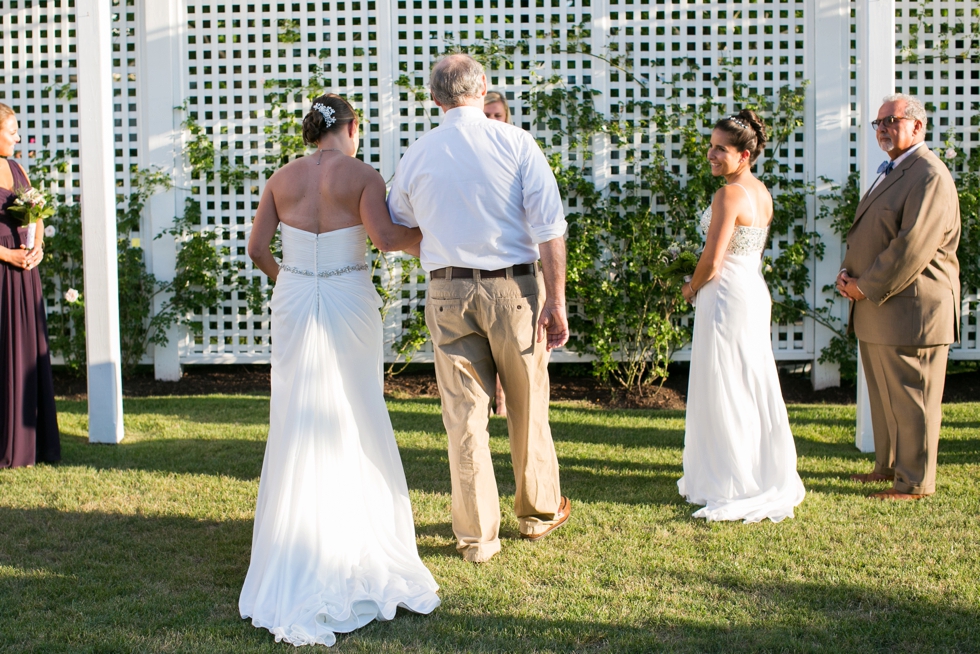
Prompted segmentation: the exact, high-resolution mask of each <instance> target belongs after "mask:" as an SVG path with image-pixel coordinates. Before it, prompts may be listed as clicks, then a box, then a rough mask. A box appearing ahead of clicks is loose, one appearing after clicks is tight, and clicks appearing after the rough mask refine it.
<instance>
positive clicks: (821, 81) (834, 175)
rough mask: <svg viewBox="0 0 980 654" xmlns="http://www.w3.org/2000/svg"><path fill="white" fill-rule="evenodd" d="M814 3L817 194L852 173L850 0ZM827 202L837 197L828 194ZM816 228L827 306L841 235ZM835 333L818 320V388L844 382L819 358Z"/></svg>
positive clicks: (810, 101)
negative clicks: (827, 290) (827, 289)
mask: <svg viewBox="0 0 980 654" xmlns="http://www.w3.org/2000/svg"><path fill="white" fill-rule="evenodd" d="M815 5H816V6H815V8H814V10H813V11H811V12H809V14H808V15H809V20H808V22H807V25H806V26H805V28H806V30H807V32H806V35H805V36H806V38H807V39H808V41H807V55H808V56H807V58H806V60H807V62H808V70H807V71H806V75H807V78H808V79H811V80H812V81H813V85H812V86H811V87H810V92H809V93H808V94H807V103H806V107H805V115H806V119H805V121H804V124H805V125H806V126H807V127H806V134H805V136H804V138H805V139H806V141H805V142H806V151H807V152H809V153H810V157H811V160H810V162H809V163H810V170H811V171H812V173H811V175H812V180H813V183H814V184H815V185H816V190H817V195H818V196H820V195H828V196H829V194H830V186H831V183H830V182H825V181H822V179H821V178H824V179H829V180H833V182H836V183H838V184H843V183H844V181H845V180H846V179H847V175H848V173H849V172H850V171H849V166H848V160H849V153H848V149H849V147H850V143H849V142H848V140H847V139H848V130H849V126H850V98H849V90H850V89H849V87H850V79H849V78H850V75H849V73H850V66H849V63H848V57H849V56H850V43H849V39H850V29H849V26H850V9H851V3H850V2H849V0H816V3H815ZM825 201H828V202H834V199H833V198H830V197H828V198H827V199H826V200H825ZM819 202H820V201H819V200H814V201H813V206H812V209H813V211H812V212H811V215H812V216H816V215H817V209H818V208H819V206H818V203H819ZM814 227H815V230H816V231H817V232H818V233H820V234H823V235H824V236H825V237H826V238H824V247H825V248H826V249H825V251H824V257H823V260H822V261H814V267H813V284H812V288H813V297H812V298H811V300H810V302H811V304H812V306H813V307H814V308H815V309H816V308H821V307H824V306H826V300H827V299H828V298H831V297H833V296H831V295H830V294H828V293H825V292H824V291H823V290H822V289H823V287H824V286H825V285H827V284H832V283H833V281H834V279H835V278H836V277H837V273H838V272H839V271H840V263H841V261H842V260H843V258H844V252H843V247H842V244H841V239H840V238H838V237H837V235H835V234H834V232H833V230H832V229H831V227H830V220H824V221H819V222H817V223H816V224H815V226H814ZM834 296H836V297H838V299H836V300H835V302H834V306H833V309H832V310H833V312H834V315H835V316H838V317H843V316H845V315H846V313H845V311H846V307H845V302H843V301H842V300H841V299H839V296H837V294H836V293H835V294H834ZM833 337H834V333H833V332H832V331H831V330H830V329H828V328H827V327H824V326H823V325H820V324H815V325H814V338H813V341H814V343H813V345H814V358H813V366H812V368H811V381H812V382H813V388H814V389H815V390H821V389H824V388H829V387H831V386H840V368H839V366H838V365H837V364H827V363H819V362H818V361H817V358H818V357H819V356H820V352H821V351H822V350H823V348H825V347H827V346H828V345H830V341H831V339H832V338H833Z"/></svg>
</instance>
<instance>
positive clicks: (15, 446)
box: [0, 103, 61, 468]
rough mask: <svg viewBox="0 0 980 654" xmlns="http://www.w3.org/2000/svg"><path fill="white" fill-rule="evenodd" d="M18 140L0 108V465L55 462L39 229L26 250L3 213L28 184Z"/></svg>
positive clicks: (12, 219)
mask: <svg viewBox="0 0 980 654" xmlns="http://www.w3.org/2000/svg"><path fill="white" fill-rule="evenodd" d="M19 142H20V135H19V134H18V133H17V116H15V115H14V112H13V110H12V109H11V108H10V107H8V106H7V105H5V104H2V103H0V157H3V158H2V159H0V262H2V264H3V265H0V369H2V371H3V372H2V375H3V376H2V378H0V468H19V467H23V466H31V465H34V464H35V463H37V462H46V463H51V462H54V461H58V460H59V459H61V444H60V440H59V436H58V416H57V414H56V413H55V406H54V381H53V379H52V377H51V355H50V352H49V350H48V325H47V320H46V318H45V313H44V297H43V295H42V293H41V276H40V275H39V274H38V271H37V266H38V264H39V263H41V259H43V258H44V240H43V239H44V225H43V224H42V222H41V221H40V220H39V221H38V224H37V232H36V237H35V241H34V247H33V248H31V249H27V247H26V246H25V242H26V236H27V228H26V227H21V226H20V222H21V221H20V218H19V217H18V216H15V215H14V214H12V213H11V212H9V211H8V210H7V209H8V208H9V207H10V206H11V205H12V204H13V203H14V200H15V199H16V195H17V192H18V191H20V190H24V189H27V188H30V185H31V183H30V182H29V181H28V179H27V175H26V174H25V173H24V169H23V168H21V167H20V164H18V163H17V162H15V161H13V160H12V159H9V157H11V156H13V154H14V147H15V146H16V145H17V144H18V143H19Z"/></svg>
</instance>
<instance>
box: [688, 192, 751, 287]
mask: <svg viewBox="0 0 980 654" xmlns="http://www.w3.org/2000/svg"><path fill="white" fill-rule="evenodd" d="M743 199H744V194H741V195H735V194H733V193H732V190H731V189H730V188H728V187H722V188H720V189H718V191H717V192H716V193H715V197H714V201H713V202H712V203H711V226H710V227H708V234H707V236H706V237H705V241H704V250H703V251H702V252H701V258H700V259H698V265H697V268H695V269H694V275H693V276H692V277H691V281H690V282H689V283H688V284H687V285H685V286H686V288H685V289H683V292H684V297H685V298H687V299H688V301H690V300H691V299H692V298H693V297H694V296H695V295H696V294H697V292H698V290H699V289H700V288H701V287H702V286H704V285H705V284H707V283H708V282H710V281H711V280H712V279H713V278H714V276H715V275H717V274H718V271H719V270H721V266H722V263H723V262H724V260H725V252H726V251H727V250H728V243H729V242H730V241H731V240H732V234H733V233H734V232H735V219H736V218H737V217H738V212H739V209H740V208H741V206H740V205H741V202H742V201H743ZM688 292H690V297H688Z"/></svg>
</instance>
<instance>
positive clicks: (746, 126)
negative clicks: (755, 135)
mask: <svg viewBox="0 0 980 654" xmlns="http://www.w3.org/2000/svg"><path fill="white" fill-rule="evenodd" d="M728 120H729V121H731V122H733V123H735V124H736V125H738V126H739V127H741V128H742V129H748V128H749V126H748V125H746V124H745V123H743V122H742V121H741V120H740V119H739V117H738V116H735V115H732V116H729V117H728Z"/></svg>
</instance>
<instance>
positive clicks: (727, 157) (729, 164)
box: [708, 129, 749, 177]
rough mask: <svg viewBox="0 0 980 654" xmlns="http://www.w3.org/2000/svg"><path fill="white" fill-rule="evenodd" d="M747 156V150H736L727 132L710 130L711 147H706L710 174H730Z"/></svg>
mask: <svg viewBox="0 0 980 654" xmlns="http://www.w3.org/2000/svg"><path fill="white" fill-rule="evenodd" d="M748 158H749V152H748V151H747V150H744V151H742V152H739V151H738V148H736V147H735V146H734V145H732V143H731V139H730V138H729V136H728V133H727V132H724V131H722V130H720V129H716V130H714V131H713V132H711V147H710V148H708V163H709V164H710V165H711V174H712V175H714V176H715V177H718V176H719V175H731V174H732V173H734V172H735V171H736V170H738V167H739V166H741V165H742V163H743V162H744V161H747V160H748Z"/></svg>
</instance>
